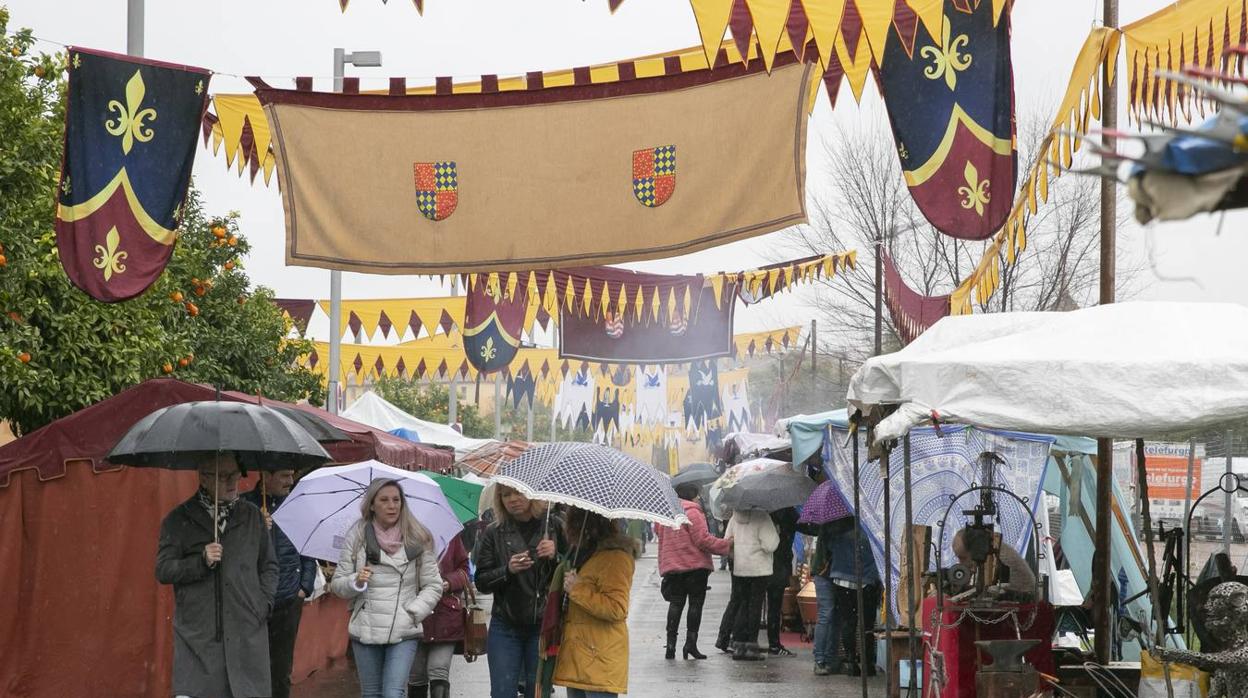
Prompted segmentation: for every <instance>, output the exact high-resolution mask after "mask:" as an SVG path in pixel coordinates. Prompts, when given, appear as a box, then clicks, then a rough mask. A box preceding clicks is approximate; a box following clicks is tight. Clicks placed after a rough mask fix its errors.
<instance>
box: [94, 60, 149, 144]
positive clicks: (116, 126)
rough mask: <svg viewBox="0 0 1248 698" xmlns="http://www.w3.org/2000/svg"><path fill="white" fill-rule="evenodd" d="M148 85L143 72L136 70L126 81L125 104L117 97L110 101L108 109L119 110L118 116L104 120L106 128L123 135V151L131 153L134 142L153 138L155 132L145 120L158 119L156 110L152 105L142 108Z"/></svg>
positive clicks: (142, 141) (115, 133)
mask: <svg viewBox="0 0 1248 698" xmlns="http://www.w3.org/2000/svg"><path fill="white" fill-rule="evenodd" d="M146 92H147V86H146V85H144V84H143V74H142V73H141V72H139V71H137V70H136V71H134V75H133V76H132V77H131V78H130V80H128V81H127V82H126V103H125V104H124V105H123V104H122V103H121V102H118V101H117V100H115V99H110V100H109V101H108V110H109V111H110V112H113V111H115V112H117V118H116V119H115V120H114V119H109V120H108V121H105V122H104V128H106V129H108V132H109V133H110V134H111V135H114V136H121V152H123V153H126V154H127V155H128V154H130V149H131V148H133V147H134V142H135V141H139V142H140V143H146V142H148V141H150V140H152V136H153V135H155V132H153V131H152V129H151V128H150V127H148V126H145V125H144V123H143V122H144V121H146V120H151V121H155V120H156V110H155V109H152V108H151V107H147V108H146V109H140V108H139V107H141V106H142V105H143V95H144V94H146Z"/></svg>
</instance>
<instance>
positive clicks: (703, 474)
mask: <svg viewBox="0 0 1248 698" xmlns="http://www.w3.org/2000/svg"><path fill="white" fill-rule="evenodd" d="M718 479H719V472H718V471H716V470H715V466H714V465H711V464H710V463H690V464H689V465H686V466H685V467H683V468H681V469H680V470H679V471H677V473H676V474H675V475H673V476H672V489H676V488H678V487H680V486H681V485H693V486H694V487H698V488H701V487H703V486H705V485H709V484H711V483H712V482H715V481H716V480H718Z"/></svg>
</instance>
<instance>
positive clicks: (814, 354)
mask: <svg viewBox="0 0 1248 698" xmlns="http://www.w3.org/2000/svg"><path fill="white" fill-rule="evenodd" d="M818 358H819V321H818V320H811V321H810V380H811V381H812V382H813V381H817V380H819V376H818V374H817V373H816V372H815V362H816V361H817V360H818Z"/></svg>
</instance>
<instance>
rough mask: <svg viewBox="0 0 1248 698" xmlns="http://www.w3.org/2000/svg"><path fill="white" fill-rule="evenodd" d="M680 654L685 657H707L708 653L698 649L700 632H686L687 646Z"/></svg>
mask: <svg viewBox="0 0 1248 698" xmlns="http://www.w3.org/2000/svg"><path fill="white" fill-rule="evenodd" d="M680 656H682V657H684V658H685V659H688V658H690V657H693V658H694V659H706V655H705V654H702V653H701V652H699V651H698V634H697V633H686V634H685V647H684V649H682V650H681V651H680Z"/></svg>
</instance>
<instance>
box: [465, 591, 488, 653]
mask: <svg viewBox="0 0 1248 698" xmlns="http://www.w3.org/2000/svg"><path fill="white" fill-rule="evenodd" d="M464 595H465V596H466V597H467V600H466V603H464V611H463V613H464V661H467V662H473V661H476V659H477V657H480V656H481V655H483V654H485V636H486V633H487V632H489V617H488V616H487V615H486V613H485V609H483V608H481V606H479V605H478V604H477V594H476V592H475V591H474V590H473V585H472V583H471V582H470V583H469V584H468V586H466V587H464Z"/></svg>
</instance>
